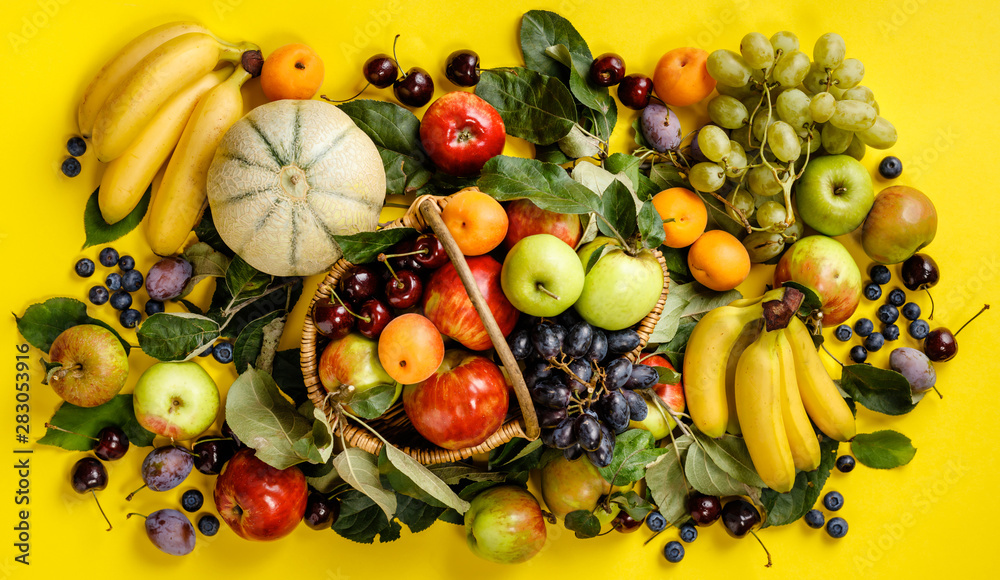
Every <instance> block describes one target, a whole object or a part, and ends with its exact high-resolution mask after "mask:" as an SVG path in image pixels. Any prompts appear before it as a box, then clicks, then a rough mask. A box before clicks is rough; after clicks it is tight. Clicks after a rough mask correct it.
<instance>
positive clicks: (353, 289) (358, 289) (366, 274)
mask: <svg viewBox="0 0 1000 580" xmlns="http://www.w3.org/2000/svg"><path fill="white" fill-rule="evenodd" d="M379 286H380V284H379V274H378V271H377V270H376V269H375V268H373V267H371V266H368V265H365V264H362V265H360V266H356V267H355V268H354V270H352V271H351V273H350V274H348V275H347V276H345V277H344V280H343V282H341V288H343V292H344V297H345V298H346V299H347V302H348V303H350V304H351V305H352V306H358V305H359V304H361V303H362V302H364V301H365V300H368V299H369V298H372V297H374V296H375V295H376V294H377V293H378V289H379Z"/></svg>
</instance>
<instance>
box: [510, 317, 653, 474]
mask: <svg viewBox="0 0 1000 580" xmlns="http://www.w3.org/2000/svg"><path fill="white" fill-rule="evenodd" d="M508 344H509V345H510V347H511V351H512V352H513V353H514V357H515V358H517V359H518V360H524V361H525V369H524V381H525V383H526V384H527V386H528V390H529V392H530V393H531V399H532V401H533V403H534V405H535V412H536V413H537V414H538V422H539V424H540V425H541V427H542V436H541V439H542V443H543V444H544V445H546V446H547V447H552V448H555V449H562V450H563V453H564V455H565V456H566V458H567V459H570V460H573V459H577V458H579V457H580V456H582V455H583V454H586V455H587V457H588V458H589V459H590V461H591V462H592V463H593V464H594V465H596V466H598V467H606V466H608V465H610V464H611V456H612V454H613V453H614V448H615V435H617V434H619V433H622V432H623V431H625V430H626V429H628V426H629V421H630V420H634V421H641V420H643V419H645V418H646V414H647V413H648V412H649V408H648V407H647V405H646V400H645V399H644V398H643V397H642V395H640V394H639V393H638V392H636V390H637V389H648V388H651V387H653V385H655V384H656V383H657V381H658V375H657V373H656V370H655V369H654V368H653V367H650V366H646V365H633V364H632V362H631V361H630V360H629V359H628V358H626V356H625V355H626V354H628V353H629V352H631V351H632V350H633V349H635V348H636V347H638V346H639V344H640V338H639V334H638V333H636V331H635V330H632V329H624V330H616V331H607V330H603V329H600V328H596V327H594V326H592V325H590V324H588V323H587V322H586V321H584V320H582V319H581V318H580V317H579V315H578V314H576V312H575V311H573V310H568V311H566V312H564V313H563V314H560V315H559V316H558V317H556V318H554V319H534V320H533V321H530V322H529V325H528V326H525V327H522V328H520V329H519V330H516V331H515V332H513V333H512V334H511V335H510V337H509V338H508Z"/></svg>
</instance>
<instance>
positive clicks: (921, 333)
mask: <svg viewBox="0 0 1000 580" xmlns="http://www.w3.org/2000/svg"><path fill="white" fill-rule="evenodd" d="M930 331H931V327H930V325H929V324H927V321H926V320H914V321H913V322H911V323H910V326H909V328H908V329H907V332H909V333H910V336H912V337H913V338H915V339H917V340H922V339H923V338H924V337H925V336H927V334H928V333H930Z"/></svg>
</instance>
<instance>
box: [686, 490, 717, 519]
mask: <svg viewBox="0 0 1000 580" xmlns="http://www.w3.org/2000/svg"><path fill="white" fill-rule="evenodd" d="M687 508H688V513H689V514H690V515H691V519H692V520H694V523H696V524H698V525H699V526H709V525H711V524H713V523H715V520H717V519H719V515H720V514H721V513H722V502H721V501H719V498H717V497H715V496H713V495H704V494H701V493H698V492H695V493H694V495H692V496H691V497H689V498H688V502H687Z"/></svg>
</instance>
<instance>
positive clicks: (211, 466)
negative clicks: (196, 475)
mask: <svg viewBox="0 0 1000 580" xmlns="http://www.w3.org/2000/svg"><path fill="white" fill-rule="evenodd" d="M236 449H237V445H236V442H235V441H233V440H232V439H230V438H228V437H213V436H208V437H201V438H199V439H198V441H197V442H196V443H195V444H194V446H193V447H192V448H191V450H192V451H193V452H194V467H195V469H197V470H198V471H200V472H202V473H204V474H205V475H219V473H221V472H222V468H223V466H225V465H226V462H228V461H229V460H230V459H232V458H233V455H236Z"/></svg>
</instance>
